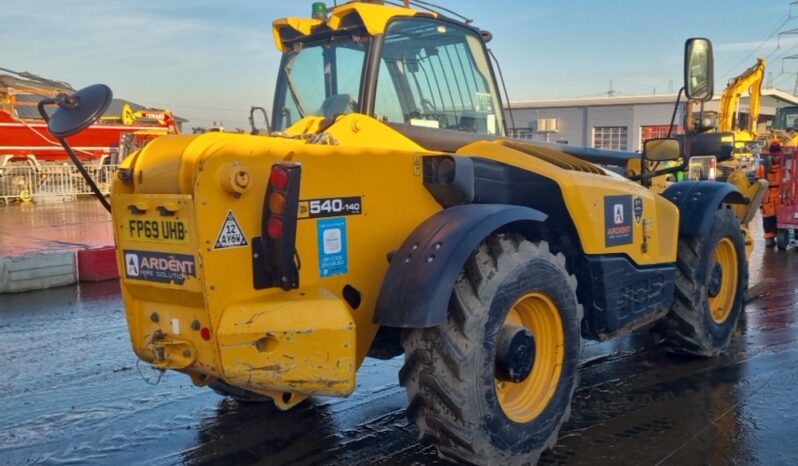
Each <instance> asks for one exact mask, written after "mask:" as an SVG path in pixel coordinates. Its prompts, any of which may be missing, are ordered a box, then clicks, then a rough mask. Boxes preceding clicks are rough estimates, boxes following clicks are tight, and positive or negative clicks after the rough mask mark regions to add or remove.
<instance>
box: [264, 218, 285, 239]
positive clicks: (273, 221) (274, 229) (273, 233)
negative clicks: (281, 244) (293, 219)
mask: <svg viewBox="0 0 798 466" xmlns="http://www.w3.org/2000/svg"><path fill="white" fill-rule="evenodd" d="M266 231H267V233H268V234H269V238H271V239H275V240H279V239H281V238H282V237H283V219H281V218H280V217H269V220H268V222H267V224H266Z"/></svg>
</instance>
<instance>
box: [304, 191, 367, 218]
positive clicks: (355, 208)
mask: <svg viewBox="0 0 798 466" xmlns="http://www.w3.org/2000/svg"><path fill="white" fill-rule="evenodd" d="M362 212H363V200H362V198H361V197H360V196H350V197H328V198H325V199H306V200H300V201H299V213H298V218H300V219H303V218H324V217H340V216H341V215H360V214H361V213H362Z"/></svg>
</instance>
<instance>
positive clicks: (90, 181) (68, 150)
mask: <svg viewBox="0 0 798 466" xmlns="http://www.w3.org/2000/svg"><path fill="white" fill-rule="evenodd" d="M61 96H66V94H59V95H58V96H57V97H56V98H54V99H42V100H40V101H39V103H38V104H37V105H36V108H37V109H38V110H39V114H40V115H41V116H42V118H44V121H45V123H46V122H49V121H50V115H48V114H47V110H46V109H45V108H44V107H46V106H47V105H55V104H58V105H59V106H60V105H62V104H63V103H65V104H66V105H75V104H77V102H76V101H75V100H74V99H71V100H64V99H63V98H62V97H61ZM58 142H60V143H61V145H62V146H63V147H64V150H66V153H67V155H68V156H69V159H70V160H72V163H73V164H75V167H76V168H77V169H78V171H79V172H80V174H81V175H82V176H83V179H84V180H86V183H87V184H88V185H89V187H90V188H91V191H92V192H93V193H94V195H95V196H96V197H97V199H99V200H100V203H101V204H102V205H103V207H105V210H107V211H108V212H111V204H110V203H109V202H108V199H106V198H105V196H104V195H103V193H102V191H100V188H99V187H98V186H97V183H95V182H94V180H93V179H92V178H91V175H89V172H87V171H86V167H84V166H83V162H81V161H80V159H79V158H78V156H77V155H75V152H74V151H73V150H72V146H70V145H69V143H68V142H67V141H66V139H65V138H58Z"/></svg>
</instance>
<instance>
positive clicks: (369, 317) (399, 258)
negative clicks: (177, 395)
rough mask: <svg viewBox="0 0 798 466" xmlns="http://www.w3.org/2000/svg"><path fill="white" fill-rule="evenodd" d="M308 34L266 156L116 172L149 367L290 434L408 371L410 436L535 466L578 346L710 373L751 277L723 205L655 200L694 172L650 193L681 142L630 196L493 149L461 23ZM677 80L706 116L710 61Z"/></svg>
mask: <svg viewBox="0 0 798 466" xmlns="http://www.w3.org/2000/svg"><path fill="white" fill-rule="evenodd" d="M406 3H408V2H406ZM312 13H313V15H312V17H311V18H293V17H292V18H285V19H279V20H277V21H275V22H274V38H275V42H276V45H277V48H278V49H279V50H281V51H282V52H283V58H282V62H281V65H280V69H279V74H278V79H277V89H276V92H275V102H274V107H273V111H272V116H273V121H272V124H271V128H272V130H273V131H272V132H271V133H270V134H268V135H241V134H227V133H207V134H204V135H198V136H197V135H191V136H188V135H179V136H165V137H160V138H157V139H155V140H154V141H152V142H150V143H149V144H148V145H147V146H146V147H144V148H143V149H142V150H140V151H137V152H134V153H133V154H131V155H130V156H129V157H128V158H126V159H125V160H124V161H123V163H122V166H121V168H120V169H119V172H118V176H117V178H116V180H115V182H114V185H113V189H112V193H113V194H112V196H111V202H112V204H113V209H112V210H113V224H114V230H115V233H116V240H117V245H118V258H119V264H120V268H121V275H122V292H123V296H124V300H125V305H126V312H127V319H128V323H129V328H130V338H131V343H132V345H133V349H134V350H135V352H136V354H137V355H138V356H139V357H140V358H141V359H143V360H144V361H147V362H149V363H150V364H152V365H153V366H154V367H156V368H159V369H171V370H177V371H181V372H183V373H185V374H187V375H189V376H190V377H191V379H192V380H193V382H194V383H195V384H197V385H207V386H210V387H211V388H213V389H214V390H216V391H218V392H219V393H222V394H225V395H229V396H233V397H236V398H239V399H242V400H247V399H251V398H258V397H261V398H262V397H270V398H271V399H273V401H274V403H275V404H276V405H277V406H278V407H280V408H281V409H288V408H291V407H293V406H294V405H296V404H297V403H299V402H301V401H302V400H303V399H305V398H306V397H308V396H311V395H334V396H346V395H348V394H350V393H352V391H353V390H354V389H355V387H356V385H357V384H356V382H357V369H358V368H359V367H360V365H361V364H362V363H363V360H364V358H365V357H366V356H367V355H370V356H372V357H376V358H391V357H395V356H398V355H400V354H402V353H404V354H405V365H404V367H403V368H402V370H401V371H400V373H399V380H400V383H401V384H402V385H403V386H405V387H406V388H407V392H408V397H409V406H408V416H409V417H410V418H411V419H413V420H414V421H415V423H416V425H417V426H418V428H419V430H420V431H421V433H422V434H423V435H425V436H427V437H429V438H431V439H433V440H434V441H435V443H436V445H437V447H438V450H439V452H440V453H441V454H442V455H443V456H445V457H448V458H452V459H455V460H457V461H461V462H467V463H473V464H529V463H534V462H536V461H537V459H538V457H539V455H540V453H541V451H543V449H545V448H548V447H549V446H551V445H553V444H554V443H555V442H556V439H557V435H558V432H559V430H560V427H561V426H562V424H563V423H564V422H565V420H566V418H567V416H568V413H569V412H570V401H571V397H572V395H573V393H574V390H575V389H576V386H577V385H578V379H579V372H578V363H579V360H580V354H581V349H582V340H583V338H587V339H595V340H606V339H609V338H613V337H615V336H618V335H623V334H625V333H628V332H630V331H632V330H634V329H637V328H640V327H643V326H647V325H652V324H654V325H653V329H654V331H655V332H656V335H657V338H658V340H659V341H660V342H661V344H662V346H663V347H665V348H666V349H668V350H670V351H673V352H679V353H683V354H687V355H693V356H711V355H715V354H718V353H719V352H721V351H723V350H724V348H725V347H726V346H727V344H728V342H729V340H730V338H731V334H732V331H733V329H734V328H735V325H736V323H737V319H738V317H739V315H740V313H741V312H742V309H743V305H744V302H743V298H744V295H745V290H746V286H747V276H748V274H747V261H746V252H745V234H744V227H745V225H743V224H742V223H741V222H742V221H743V220H744V219H743V218H741V217H740V216H739V215H735V213H734V211H733V210H732V207H733V206H735V205H743V204H746V203H748V202H749V200H748V199H746V198H745V197H744V196H743V195H742V194H741V193H740V192H739V191H738V190H737V189H735V187H734V186H733V185H732V184H730V183H714V182H702V181H692V182H683V183H674V184H673V185H671V186H670V187H668V188H667V189H665V190H664V192H663V193H662V195H660V194H657V193H655V192H653V191H652V190H651V189H648V187H647V186H648V185H650V180H651V179H653V178H656V177H658V176H661V175H667V174H669V173H674V172H675V171H677V170H679V169H680V167H681V169H683V168H684V167H686V163H684V162H682V163H680V164H677V166H676V167H669V168H662V167H663V166H665V164H667V163H668V162H673V161H676V160H683V159H684V157H683V156H684V155H689V153H688V154H683V153H682V152H683V150H682V146H681V145H680V142H679V141H677V140H674V139H657V140H650V141H647V142H646V146H645V150H644V153H643V155H642V162H641V163H640V164H639V166H641V167H650V169H647V170H646V171H645V172H643V173H638V174H630V179H625V178H624V177H621V176H619V175H617V174H615V173H613V172H610V171H608V170H606V169H604V168H601V167H599V166H598V165H596V163H601V164H608V163H612V164H616V165H620V166H625V165H626V163H627V161H628V160H629V159H631V158H638V159H641V155H640V154H634V153H624V152H613V151H602V150H596V149H587V148H576V147H570V146H561V145H547V144H542V143H536V142H529V141H519V140H513V139H510V138H508V137H506V135H505V125H504V111H503V108H502V105H501V99H500V94H499V91H498V86H497V83H496V80H495V77H494V73H493V68H492V66H491V62H490V59H489V54H488V51H487V49H486V41H487V40H490V37H491V35H490V33H488V32H487V31H484V30H480V29H478V28H477V27H475V26H473V25H472V24H470V22H465V21H461V20H457V19H453V18H450V17H446V16H445V15H443V14H442V13H441V11H438V10H435V9H434V8H432V9H424V8H421V7H419V8H401V7H395V6H389V5H384V4H378V3H371V2H368V3H366V2H350V3H345V4H342V5H339V6H336V7H334V8H331V9H328V8H326V7H325V5H324V4H319V3H316V4H314V5H313V8H312ZM685 68H686V70H685V71H686V72H685V75H686V77H687V79H686V83H685V95H686V96H687V97H688V99H692V100H694V101H706V100H708V99H711V98H712V81H713V79H712V49H711V44H710V43H709V41H708V40H706V39H691V40H689V41H688V42H687V44H686V47H685ZM101 91H102V90H100V91H97V92H101ZM65 107H67V106H65ZM86 113H88V112H85V111H84V112H82V113H81V115H82V114H86ZM56 117H57V115H55V116H54V117H53V119H57V118H56ZM76 126H79V125H76ZM685 147H688V148H689V146H688V145H686V146H685ZM749 205H750V204H749ZM682 252H689V253H688V254H680V253H682Z"/></svg>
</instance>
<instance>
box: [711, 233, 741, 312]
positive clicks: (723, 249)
mask: <svg viewBox="0 0 798 466" xmlns="http://www.w3.org/2000/svg"><path fill="white" fill-rule="evenodd" d="M738 260H739V258H738V257H737V250H736V249H735V248H734V243H733V242H732V240H731V239H730V238H728V237H726V238H723V239H721V240H720V241H718V244H717V246H715V251H713V253H712V258H711V261H712V262H711V263H712V268H711V269H710V286H709V295H708V301H709V312H710V314H711V315H712V320H714V321H715V322H716V323H718V324H722V323H723V322H725V321H726V319H727V318H728V317H729V314H730V313H731V310H732V307H734V298H735V294H736V293H737V269H738V262H737V261H738ZM718 272H719V273H720V276H717V274H718ZM713 281H714V283H713Z"/></svg>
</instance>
